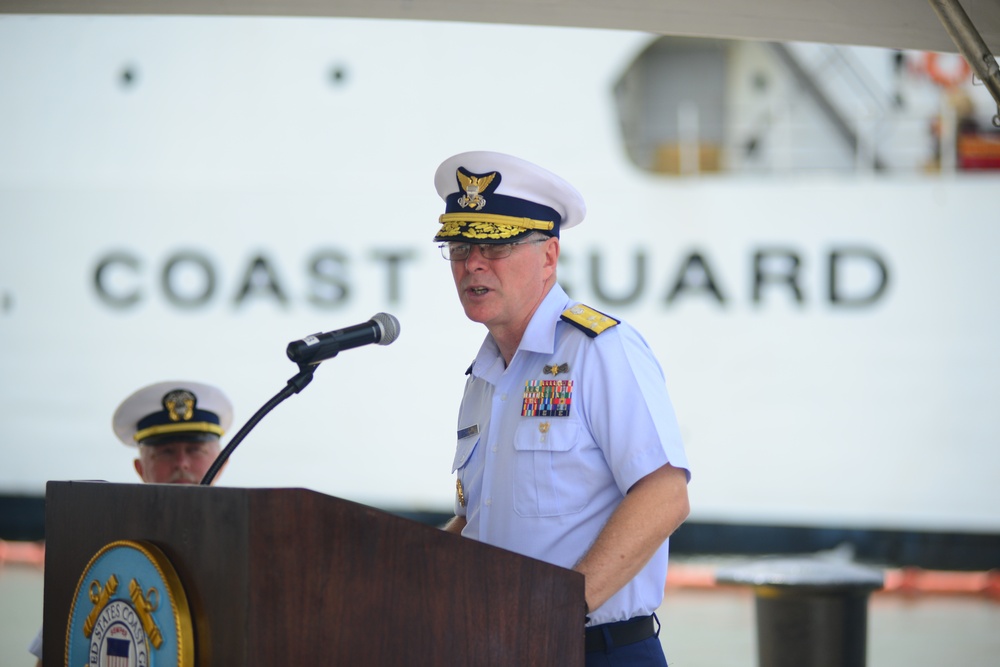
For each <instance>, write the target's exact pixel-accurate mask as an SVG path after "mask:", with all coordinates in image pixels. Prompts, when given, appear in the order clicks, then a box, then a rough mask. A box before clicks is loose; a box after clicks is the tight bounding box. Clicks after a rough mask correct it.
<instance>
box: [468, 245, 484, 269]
mask: <svg viewBox="0 0 1000 667" xmlns="http://www.w3.org/2000/svg"><path fill="white" fill-rule="evenodd" d="M489 262H490V261H489V260H488V259H486V257H484V256H483V248H482V246H480V245H478V244H473V245H472V246H471V247H470V248H469V256H468V257H466V258H465V268H466V270H467V271H474V270H475V269H476V268H484V269H485V268H486V267H487V266H489Z"/></svg>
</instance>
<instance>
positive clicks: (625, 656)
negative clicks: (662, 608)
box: [585, 614, 667, 667]
mask: <svg viewBox="0 0 1000 667" xmlns="http://www.w3.org/2000/svg"><path fill="white" fill-rule="evenodd" d="M654 622H655V630H654V629H653V628H654V625H653V624H654ZM659 634H660V622H659V619H657V618H656V615H655V614H654V615H652V616H646V617H642V618H634V619H630V620H628V621H622V622H620V623H606V624H604V625H599V626H592V627H589V628H587V652H586V663H585V664H586V667H667V659H666V657H665V656H664V655H663V646H662V645H661V644H660V638H659Z"/></svg>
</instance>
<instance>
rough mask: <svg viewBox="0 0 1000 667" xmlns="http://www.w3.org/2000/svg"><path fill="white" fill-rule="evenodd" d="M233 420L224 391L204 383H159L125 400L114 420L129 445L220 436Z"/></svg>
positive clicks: (231, 410) (230, 407)
mask: <svg viewBox="0 0 1000 667" xmlns="http://www.w3.org/2000/svg"><path fill="white" fill-rule="evenodd" d="M232 421H233V404H232V402H230V400H229V398H228V397H227V396H226V395H225V394H223V393H222V391H221V390H220V389H217V388H216V387H213V386H211V385H207V384H202V383H200V382H189V381H186V380H177V381H171V382H157V383H156V384H151V385H149V386H148V387H143V388H142V389H139V390H138V391H136V392H135V393H133V394H132V395H131V396H129V397H128V398H126V399H125V400H124V401H122V403H121V405H119V406H118V409H117V410H115V414H114V417H112V419H111V425H112V428H113V429H114V431H115V435H117V436H118V439H119V440H121V441H122V442H123V443H125V444H126V445H133V446H135V445H139V444H149V445H155V444H160V443H162V442H165V441H170V440H177V439H179V438H194V439H200V438H208V437H213V436H214V437H220V436H222V435H223V434H224V433H225V432H226V431H227V430H229V426H230V424H232Z"/></svg>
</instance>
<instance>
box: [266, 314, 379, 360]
mask: <svg viewBox="0 0 1000 667" xmlns="http://www.w3.org/2000/svg"><path fill="white" fill-rule="evenodd" d="M398 337H399V320H397V319H396V318H395V317H393V316H392V315H390V314H389V313H378V314H377V315H373V316H372V318H371V319H370V320H368V321H367V322H365V323H364V324H355V325H354V326H352V327H347V328H345V329H337V330H336V331H328V332H326V333H318V334H313V335H311V336H306V337H305V338H303V339H302V340H296V341H292V342H291V343H289V344H288V349H287V350H285V352H286V353H287V354H288V358H289V359H291V360H292V361H294V362H295V363H297V364H299V365H302V364H318V363H320V362H322V361H325V360H327V359H332V358H333V357H335V356H337V353H338V352H340V351H341V350H349V349H351V348H352V347H361V346H362V345H370V344H371V343H377V344H378V345H388V344H389V343H391V342H393V341H394V340H396V338H398Z"/></svg>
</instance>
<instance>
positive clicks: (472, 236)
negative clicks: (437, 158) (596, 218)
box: [434, 151, 587, 243]
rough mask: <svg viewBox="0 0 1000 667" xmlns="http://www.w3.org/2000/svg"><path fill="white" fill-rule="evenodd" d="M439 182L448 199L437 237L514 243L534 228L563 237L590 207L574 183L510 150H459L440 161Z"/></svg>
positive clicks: (444, 197)
mask: <svg viewBox="0 0 1000 667" xmlns="http://www.w3.org/2000/svg"><path fill="white" fill-rule="evenodd" d="M434 187H435V188H437V192H438V195H440V197H441V198H442V199H443V200H444V201H445V212H444V215H442V216H441V217H440V219H439V222H440V223H441V229H440V230H439V231H438V233H437V235H435V237H434V240H435V241H446V242H451V241H454V242H460V243H461V242H465V243H511V242H512V241H516V240H518V239H519V238H521V237H523V236H527V235H528V234H530V233H532V232H541V233H543V234H547V235H549V236H556V237H558V236H559V232H560V230H562V229H568V228H570V227H573V226H574V225H578V224H580V223H581V222H582V221H583V218H584V216H585V215H586V212H587V208H586V206H585V205H584V203H583V197H582V196H581V195H580V193H579V192H577V190H576V188H574V187H573V186H572V185H570V184H569V183H567V182H566V181H564V180H563V179H562V178H560V177H559V176H556V175H555V174H553V173H552V172H550V171H548V170H546V169H542V168H541V167H539V166H538V165H535V164H532V163H531V162H528V161H527V160H522V159H521V158H518V157H514V156H513V155H506V154H504V153H493V152H490V151H473V152H470V153H459V154H458V155H454V156H452V157H450V158H448V159H447V160H445V161H444V162H442V163H441V166H440V167H438V170H437V173H435V174H434Z"/></svg>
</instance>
